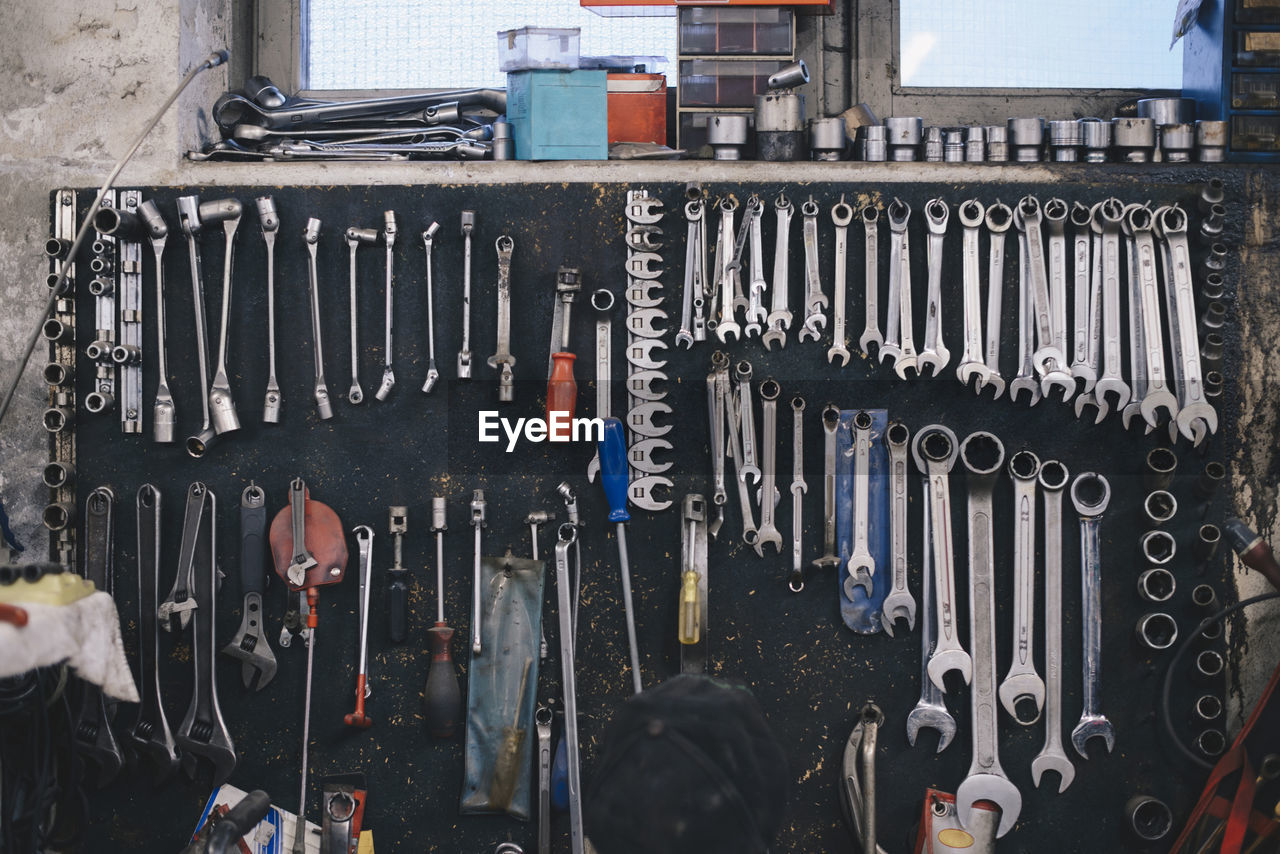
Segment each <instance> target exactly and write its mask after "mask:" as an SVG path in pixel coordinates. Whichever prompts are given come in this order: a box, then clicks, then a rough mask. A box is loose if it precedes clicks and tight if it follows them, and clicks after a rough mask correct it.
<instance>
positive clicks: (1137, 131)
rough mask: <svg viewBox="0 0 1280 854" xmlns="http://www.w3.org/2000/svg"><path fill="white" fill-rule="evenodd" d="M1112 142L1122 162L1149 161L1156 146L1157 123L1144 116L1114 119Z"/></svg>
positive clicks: (1112, 123) (1112, 122) (1112, 121)
mask: <svg viewBox="0 0 1280 854" xmlns="http://www.w3.org/2000/svg"><path fill="white" fill-rule="evenodd" d="M1111 144H1112V146H1114V147H1115V149H1116V154H1117V155H1118V158H1119V159H1120V160H1121V161H1122V162H1126V163H1148V162H1150V160H1151V152H1152V151H1153V150H1154V149H1155V147H1156V123H1155V122H1154V121H1152V120H1151V119H1143V118H1129V119H1112V120H1111Z"/></svg>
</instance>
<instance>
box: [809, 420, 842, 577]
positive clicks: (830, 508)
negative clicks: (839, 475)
mask: <svg viewBox="0 0 1280 854" xmlns="http://www.w3.org/2000/svg"><path fill="white" fill-rule="evenodd" d="M839 429H840V408H839V407H838V406H836V405H835V404H834V403H828V404H827V405H826V406H824V407H823V409H822V556H821V557H817V558H814V559H813V565H814V566H816V567H817V568H818V569H831V568H833V567H837V566H839V565H840V556H839V555H837V554H836V432H837V431H838V430H839Z"/></svg>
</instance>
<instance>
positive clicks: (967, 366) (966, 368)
mask: <svg viewBox="0 0 1280 854" xmlns="http://www.w3.org/2000/svg"><path fill="white" fill-rule="evenodd" d="M991 376H992V374H991V369H990V368H988V367H987V365H986V363H985V362H962V363H960V364H959V365H957V366H956V379H958V380H960V384H961V385H963V386H965V387H966V388H967V387H968V385H969V381H970V380H972V379H973V378H974V377H977V378H978V382H977V383H976V384H975V385H974V387H973V390H974V393H975V394H977V393H978V392H981V391H982V389H983V388H985V387H986V385H987V383H989V382H991ZM1003 393H1004V380H1000V387H999V389H998V390H997V392H996V398H999V397H1000V395H1001V394H1003Z"/></svg>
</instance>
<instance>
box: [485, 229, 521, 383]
mask: <svg viewBox="0 0 1280 854" xmlns="http://www.w3.org/2000/svg"><path fill="white" fill-rule="evenodd" d="M493 245H494V248H495V249H496V250H497V252H498V349H497V352H495V353H494V354H493V355H492V356H490V357H489V358H488V360H487V361H488V364H489V367H491V368H494V369H496V370H497V371H498V401H499V402H501V403H510V402H511V401H513V400H515V394H516V385H515V370H514V368H515V366H516V357H515V356H513V355H512V354H511V255H512V253H513V252H514V251H515V241H514V240H512V239H511V237H510V235H506V234H503V235H501V236H499V237H498V239H497V240H496V241H494V244H493Z"/></svg>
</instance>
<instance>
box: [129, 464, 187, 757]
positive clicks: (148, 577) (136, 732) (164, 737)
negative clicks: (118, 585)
mask: <svg viewBox="0 0 1280 854" xmlns="http://www.w3.org/2000/svg"><path fill="white" fill-rule="evenodd" d="M137 507H138V663H139V675H140V676H141V678H140V679H139V680H138V693H139V695H140V699H139V701H138V715H137V717H136V718H135V719H134V722H133V726H132V727H130V728H129V731H128V732H127V733H126V734H125V738H126V739H127V740H128V741H129V742H130V743H131V744H132V745H133V748H134V749H135V750H136V751H138V752H139V753H141V754H143V755H145V756H146V757H148V758H149V759H150V760H151V761H152V763H153V764H154V765H155V766H156V772H157V773H156V782H157V783H159V782H162V781H163V780H164V779H165V778H167V777H168V776H169V775H170V774H172V773H173V772H174V771H175V770H176V769H177V767H178V754H177V750H176V748H175V745H174V741H173V733H172V732H170V730H169V719H168V718H167V717H166V716H165V713H164V703H163V702H162V701H161V697H160V669H159V667H158V666H157V661H158V659H159V656H158V650H159V646H160V640H159V635H158V634H157V629H156V599H157V598H158V597H159V589H158V584H159V568H160V490H158V489H157V488H156V487H155V486H153V485H151V484H149V483H144V484H143V485H142V486H141V487H139V489H138V501H137Z"/></svg>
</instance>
